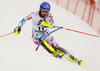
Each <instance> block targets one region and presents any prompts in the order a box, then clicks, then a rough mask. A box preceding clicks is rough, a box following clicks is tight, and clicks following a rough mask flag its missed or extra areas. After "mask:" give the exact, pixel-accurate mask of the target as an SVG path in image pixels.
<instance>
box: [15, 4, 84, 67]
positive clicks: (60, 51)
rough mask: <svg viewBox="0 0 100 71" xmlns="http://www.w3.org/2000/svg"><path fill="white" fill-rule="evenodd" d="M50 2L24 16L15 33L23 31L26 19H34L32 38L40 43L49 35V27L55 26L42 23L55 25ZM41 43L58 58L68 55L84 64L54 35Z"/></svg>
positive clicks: (72, 59)
mask: <svg viewBox="0 0 100 71" xmlns="http://www.w3.org/2000/svg"><path fill="white" fill-rule="evenodd" d="M50 8H51V6H50V4H49V3H48V2H43V3H41V5H40V9H39V11H35V12H32V13H31V14H30V15H28V16H27V17H25V18H23V19H22V20H21V21H20V22H19V24H18V27H16V28H15V29H14V34H15V35H18V34H19V33H20V32H21V29H22V27H23V25H24V24H25V22H26V21H28V20H31V19H32V40H33V42H34V43H35V44H37V45H38V44H39V42H40V41H41V40H42V39H43V37H44V36H45V35H47V34H48V33H49V32H50V31H49V30H48V29H49V28H55V27H50V26H43V25H41V23H42V22H44V23H49V24H50V25H55V23H54V19H53V16H52V15H51V13H50ZM41 45H42V46H43V47H44V48H45V49H46V50H47V51H48V52H49V53H50V54H52V55H53V56H55V57H57V58H62V57H63V56H66V58H67V59H68V60H70V61H75V62H77V63H78V64H79V65H81V64H82V60H78V59H77V58H75V57H74V56H73V55H72V54H70V53H69V52H68V51H67V50H65V49H64V48H62V47H60V46H59V44H58V43H57V42H56V41H55V40H54V37H53V36H52V35H48V36H47V37H46V39H45V40H43V42H42V43H41Z"/></svg>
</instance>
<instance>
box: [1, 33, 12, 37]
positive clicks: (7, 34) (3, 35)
mask: <svg viewBox="0 0 100 71" xmlns="http://www.w3.org/2000/svg"><path fill="white" fill-rule="evenodd" d="M10 34H13V32H11V33H8V34H5V35H1V36H0V37H4V36H7V35H10Z"/></svg>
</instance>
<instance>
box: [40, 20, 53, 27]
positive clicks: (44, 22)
mask: <svg viewBox="0 0 100 71" xmlns="http://www.w3.org/2000/svg"><path fill="white" fill-rule="evenodd" d="M41 25H42V26H44V27H47V28H49V27H53V25H50V23H49V22H46V21H43V22H41Z"/></svg>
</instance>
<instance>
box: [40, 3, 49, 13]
mask: <svg viewBox="0 0 100 71" xmlns="http://www.w3.org/2000/svg"><path fill="white" fill-rule="evenodd" d="M41 9H42V10H46V11H50V4H49V3H48V2H43V3H41V5H40V10H41Z"/></svg>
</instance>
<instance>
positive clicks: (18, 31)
mask: <svg viewBox="0 0 100 71" xmlns="http://www.w3.org/2000/svg"><path fill="white" fill-rule="evenodd" d="M20 31H21V26H18V27H16V28H15V29H14V34H15V35H18V34H19V33H20Z"/></svg>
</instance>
